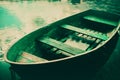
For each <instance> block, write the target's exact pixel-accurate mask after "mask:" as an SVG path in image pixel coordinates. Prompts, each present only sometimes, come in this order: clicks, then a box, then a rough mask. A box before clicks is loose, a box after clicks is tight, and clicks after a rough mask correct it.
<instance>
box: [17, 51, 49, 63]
mask: <svg viewBox="0 0 120 80" xmlns="http://www.w3.org/2000/svg"><path fill="white" fill-rule="evenodd" d="M45 61H48V60H46V59H43V58H40V57H37V56H35V55H33V54H30V53H28V52H22V54H21V55H19V56H18V58H17V59H16V62H21V63H31V62H45Z"/></svg>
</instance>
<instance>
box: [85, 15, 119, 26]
mask: <svg viewBox="0 0 120 80" xmlns="http://www.w3.org/2000/svg"><path fill="white" fill-rule="evenodd" d="M83 18H84V19H87V20H90V21H94V22H98V23H102V24H107V25H111V26H117V24H118V23H117V22H115V21H111V20H108V19H103V18H99V17H96V16H92V15H88V16H84V17H83Z"/></svg>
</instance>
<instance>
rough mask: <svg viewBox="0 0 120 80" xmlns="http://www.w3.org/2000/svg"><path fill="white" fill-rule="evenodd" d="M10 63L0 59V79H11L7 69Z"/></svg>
mask: <svg viewBox="0 0 120 80" xmlns="http://www.w3.org/2000/svg"><path fill="white" fill-rule="evenodd" d="M9 67H10V65H9V64H8V63H6V62H4V61H0V80H11V73H10V71H9Z"/></svg>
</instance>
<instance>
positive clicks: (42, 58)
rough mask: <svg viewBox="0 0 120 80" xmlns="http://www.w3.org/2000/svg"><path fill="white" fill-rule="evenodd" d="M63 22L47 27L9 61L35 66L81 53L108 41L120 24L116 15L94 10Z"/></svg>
mask: <svg viewBox="0 0 120 80" xmlns="http://www.w3.org/2000/svg"><path fill="white" fill-rule="evenodd" d="M64 20H65V22H63V23H62V24H59V25H56V26H54V27H53V28H50V29H49V30H47V31H46V32H44V33H43V34H42V35H41V36H40V37H37V38H36V39H34V43H31V45H29V46H27V47H24V48H23V49H20V50H19V54H16V56H15V57H14V59H12V58H9V60H11V61H13V62H19V63H33V62H34V63H35V62H46V61H51V60H56V59H61V58H65V57H72V56H76V55H78V54H82V53H84V52H86V51H89V50H92V49H94V48H96V47H99V46H101V45H102V44H104V43H105V42H106V41H107V40H109V38H110V37H111V35H113V34H114V31H115V30H116V28H117V27H118V22H119V18H118V17H117V16H114V15H113V16H112V14H111V15H108V14H107V13H104V14H103V13H102V12H94V11H93V12H89V14H85V15H82V16H81V15H79V16H77V17H75V18H72V17H70V18H68V20H67V19H64ZM51 26H52V25H50V26H48V27H51ZM46 29H47V28H46ZM37 35H39V34H37ZM31 38H32V36H31ZM23 41H25V40H23ZM26 42H27V41H26ZM28 42H29V41H28ZM22 44H23V45H24V43H22ZM16 46H17V45H16ZM16 46H15V48H16ZM12 52H14V51H12Z"/></svg>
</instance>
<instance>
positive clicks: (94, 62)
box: [5, 10, 120, 80]
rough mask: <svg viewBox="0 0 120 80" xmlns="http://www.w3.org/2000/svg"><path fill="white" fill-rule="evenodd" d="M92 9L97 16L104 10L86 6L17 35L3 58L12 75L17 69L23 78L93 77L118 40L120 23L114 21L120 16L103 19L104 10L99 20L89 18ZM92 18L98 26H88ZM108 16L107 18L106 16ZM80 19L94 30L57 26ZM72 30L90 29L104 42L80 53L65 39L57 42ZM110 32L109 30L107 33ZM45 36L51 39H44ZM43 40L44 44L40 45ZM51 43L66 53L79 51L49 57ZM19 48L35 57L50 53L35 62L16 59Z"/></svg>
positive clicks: (26, 79) (54, 79) (45, 79)
mask: <svg viewBox="0 0 120 80" xmlns="http://www.w3.org/2000/svg"><path fill="white" fill-rule="evenodd" d="M95 12H96V16H98V14H102V13H103V12H101V11H100V12H99V11H98V12H97V11H94V10H89V11H86V12H83V13H80V14H77V15H73V16H70V17H68V18H65V19H63V20H60V21H57V22H55V23H52V24H50V25H47V26H45V27H43V28H40V29H38V30H36V31H34V32H32V33H30V34H28V35H26V36H25V37H23V38H22V39H20V40H19V41H18V42H16V43H15V44H14V45H13V46H12V47H11V48H10V49H9V50H8V52H7V54H6V55H5V60H6V61H7V62H8V63H10V64H11V68H10V69H11V72H12V76H13V75H14V73H17V74H18V75H19V76H20V77H21V78H22V79H23V80H33V79H34V80H35V79H36V80H37V79H44V80H47V79H52V80H56V79H58V78H59V79H69V80H73V79H84V80H85V79H89V78H92V77H93V75H94V74H95V73H96V72H97V71H98V70H99V69H100V68H101V67H102V66H103V65H104V64H105V62H106V61H107V60H108V58H109V56H110V55H111V54H112V52H113V50H114V48H115V46H116V43H117V40H118V36H119V35H118V33H117V31H118V29H119V27H120V25H119V22H117V23H116V22H115V21H118V20H119V18H118V16H116V15H114V17H112V16H107V19H105V20H106V21H104V17H105V16H106V15H107V14H106V13H104V14H103V15H100V16H99V17H102V18H100V20H101V21H100V20H98V19H97V18H96V17H92V18H91V16H89V14H90V15H92V14H93V13H95ZM83 16H84V18H85V19H84V20H85V21H84V20H83ZM86 16H87V17H86ZM99 17H98V18H99ZM93 18H94V19H95V20H96V21H97V22H96V23H94V26H97V27H92V26H90V25H92V23H93V22H94V21H95V20H94V19H93ZM109 18H110V20H108V19H109ZM73 20H74V22H73ZM80 20H82V21H83V24H84V25H82V26H86V25H87V27H86V28H90V29H91V28H92V30H93V31H91V32H88V33H86V32H84V31H85V30H83V29H79V27H74V26H69V25H67V26H66V25H65V26H63V27H60V26H62V25H64V24H68V23H69V24H72V25H74V24H76V23H77V25H76V26H78V24H79V21H80ZM88 20H91V21H89V23H88ZM99 21H100V22H99ZM109 21H110V22H109ZM111 21H112V22H111ZM70 22H71V23H70ZM79 25H80V24H79ZM68 26H69V27H68ZM63 28H65V29H63ZM80 28H81V27H80ZM82 28H83V27H82ZM99 28H100V29H99ZM104 29H105V30H104ZM73 30H74V31H73ZM95 30H99V32H103V33H102V34H105V35H104V38H103V36H102V37H101V34H99V35H97V36H96V35H94V33H93V32H94V31H95ZM67 31H68V32H67ZM63 32H65V33H63ZM73 32H81V33H83V34H85V35H87V36H89V35H90V34H89V33H91V35H90V37H93V38H96V39H99V38H100V40H102V41H103V43H102V44H101V45H100V46H99V45H98V47H95V48H93V49H91V50H88V51H87V50H86V51H85V52H83V53H80V49H76V48H73V46H71V47H72V48H73V50H74V51H72V50H71V47H70V46H68V45H66V44H65V43H62V42H60V40H59V39H64V38H63V37H65V36H66V35H68V34H71V33H72V35H73ZM109 32H110V34H108V33H109ZM56 33H57V34H56ZM97 33H98V32H97ZM43 35H44V36H45V37H46V36H47V37H50V39H48V38H45V39H44V38H43ZM63 35H64V36H63ZM106 35H108V37H106ZM70 36H71V35H70ZM51 37H52V38H51ZM42 38H43V39H42ZM38 39H39V40H38ZM55 39H56V40H55ZM46 40H47V41H50V42H47V41H46ZM57 40H58V41H57ZM53 42H55V43H53ZM44 43H45V45H43V44H44ZM46 44H47V46H46ZM61 44H62V45H63V46H62V45H61ZM48 45H49V46H48ZM51 45H52V47H53V46H55V47H57V48H59V49H61V50H63V51H66V52H67V53H74V52H75V53H76V52H77V53H80V54H75V55H74V56H73V55H72V56H71V55H70V56H68V57H62V58H60V57H59V58H58V57H57V58H56V59H55V58H54V57H52V59H51V55H52V54H51V52H50V54H49V53H47V49H48V48H49V49H51ZM56 45H57V46H56ZM61 46H62V47H61ZM22 51H26V52H30V53H32V54H34V55H37V57H39V58H41V54H40V53H41V52H42V53H45V54H46V53H47V54H49V55H47V59H48V61H46V62H39V61H38V62H35V63H34V62H32V63H22V62H17V59H16V57H18V56H19V55H20V54H21V52H22ZM52 53H53V52H52ZM24 55H25V54H24ZM38 55H39V56H38ZM20 56H21V55H20ZM49 56H50V57H49ZM23 57H24V56H23ZM42 58H45V59H46V57H42ZM53 58H54V59H53ZM14 77H15V76H13V78H14Z"/></svg>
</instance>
